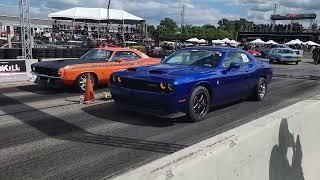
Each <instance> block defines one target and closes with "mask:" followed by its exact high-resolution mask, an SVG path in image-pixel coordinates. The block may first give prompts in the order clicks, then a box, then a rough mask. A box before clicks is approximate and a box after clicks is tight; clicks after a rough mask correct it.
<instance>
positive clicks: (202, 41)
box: [186, 38, 207, 44]
mask: <svg viewBox="0 0 320 180" xmlns="http://www.w3.org/2000/svg"><path fill="white" fill-rule="evenodd" d="M186 41H187V42H190V43H198V44H205V43H207V41H206V40H204V39H198V38H191V39H188V40H186Z"/></svg>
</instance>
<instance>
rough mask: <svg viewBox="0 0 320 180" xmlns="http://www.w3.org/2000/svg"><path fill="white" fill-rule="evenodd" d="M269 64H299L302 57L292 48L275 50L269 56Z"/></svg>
mask: <svg viewBox="0 0 320 180" xmlns="http://www.w3.org/2000/svg"><path fill="white" fill-rule="evenodd" d="M268 58H269V62H270V63H273V62H279V63H288V62H294V63H296V64H299V62H300V61H301V60H302V57H301V56H300V55H299V54H297V53H296V52H295V51H294V50H293V49H290V48H273V49H271V50H270V52H269V54H268Z"/></svg>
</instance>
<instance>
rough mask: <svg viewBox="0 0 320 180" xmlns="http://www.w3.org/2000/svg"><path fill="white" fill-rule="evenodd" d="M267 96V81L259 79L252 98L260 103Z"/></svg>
mask: <svg viewBox="0 0 320 180" xmlns="http://www.w3.org/2000/svg"><path fill="white" fill-rule="evenodd" d="M266 94H267V81H266V79H265V78H263V77H261V78H259V80H258V83H257V86H256V89H255V92H254V95H253V98H254V99H255V100H257V101H262V100H263V99H264V97H265V96H266Z"/></svg>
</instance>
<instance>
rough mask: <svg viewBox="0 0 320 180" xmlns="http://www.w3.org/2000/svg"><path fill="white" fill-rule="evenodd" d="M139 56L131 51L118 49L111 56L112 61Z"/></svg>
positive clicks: (129, 59)
mask: <svg viewBox="0 0 320 180" xmlns="http://www.w3.org/2000/svg"><path fill="white" fill-rule="evenodd" d="M140 58H141V57H140V56H139V55H137V54H136V53H134V52H131V51H118V52H116V53H115V54H114V56H113V57H112V61H116V60H117V59H123V60H125V61H132V60H137V59H140Z"/></svg>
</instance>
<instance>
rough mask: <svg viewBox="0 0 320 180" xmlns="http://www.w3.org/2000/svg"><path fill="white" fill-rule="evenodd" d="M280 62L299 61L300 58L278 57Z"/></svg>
mask: <svg viewBox="0 0 320 180" xmlns="http://www.w3.org/2000/svg"><path fill="white" fill-rule="evenodd" d="M280 61H281V62H297V61H298V62H300V61H301V59H299V58H280Z"/></svg>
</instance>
